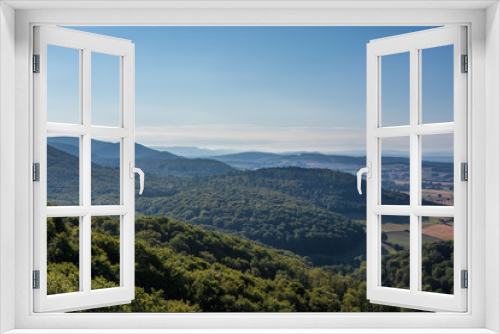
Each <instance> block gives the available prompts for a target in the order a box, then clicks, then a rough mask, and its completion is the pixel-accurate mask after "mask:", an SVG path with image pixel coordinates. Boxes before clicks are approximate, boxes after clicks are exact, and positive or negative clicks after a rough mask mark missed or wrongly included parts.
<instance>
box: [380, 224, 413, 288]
mask: <svg viewBox="0 0 500 334" xmlns="http://www.w3.org/2000/svg"><path fill="white" fill-rule="evenodd" d="M381 223H382V226H381V232H382V233H381V240H382V249H381V251H382V268H381V269H382V277H381V280H382V286H385V287H390V288H401V289H409V288H410V217H408V216H381Z"/></svg>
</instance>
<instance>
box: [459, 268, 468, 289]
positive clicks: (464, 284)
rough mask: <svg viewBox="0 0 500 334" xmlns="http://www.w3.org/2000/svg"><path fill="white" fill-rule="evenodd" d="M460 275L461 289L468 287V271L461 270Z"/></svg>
mask: <svg viewBox="0 0 500 334" xmlns="http://www.w3.org/2000/svg"><path fill="white" fill-rule="evenodd" d="M460 276H461V277H462V284H461V286H462V289H467V288H468V287H469V273H468V271H467V270H462V271H461V275H460Z"/></svg>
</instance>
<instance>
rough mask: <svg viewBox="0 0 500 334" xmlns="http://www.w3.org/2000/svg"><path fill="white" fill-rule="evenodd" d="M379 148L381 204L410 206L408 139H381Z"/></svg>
mask: <svg viewBox="0 0 500 334" xmlns="http://www.w3.org/2000/svg"><path fill="white" fill-rule="evenodd" d="M380 146H381V154H382V159H381V175H380V177H381V178H380V180H381V185H382V199H381V204H382V205H410V196H409V194H410V158H409V157H410V137H392V138H381V139H380ZM387 190H391V191H387Z"/></svg>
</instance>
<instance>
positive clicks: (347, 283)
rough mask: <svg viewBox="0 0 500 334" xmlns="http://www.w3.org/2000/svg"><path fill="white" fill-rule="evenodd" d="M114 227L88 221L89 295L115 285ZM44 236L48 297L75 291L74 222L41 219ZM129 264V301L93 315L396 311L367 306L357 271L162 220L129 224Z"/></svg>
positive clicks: (108, 221) (110, 221) (105, 220)
mask: <svg viewBox="0 0 500 334" xmlns="http://www.w3.org/2000/svg"><path fill="white" fill-rule="evenodd" d="M119 226H120V223H119V220H117V219H116V218H110V217H93V218H92V270H91V273H92V289H102V288H109V287H115V286H118V285H119V282H120V279H119V272H120V270H119V263H118V261H119V259H120V256H119V250H120V244H119V234H120V231H119ZM47 233H48V240H47V243H48V276H47V280H48V293H49V294H55V293H63V292H70V291H78V269H77V264H78V247H79V241H78V220H77V219H75V218H48V222H47ZM61 250H64V252H61ZM135 261H136V269H135V277H136V279H135V282H136V297H135V300H133V301H132V303H131V304H128V305H123V306H115V307H109V308H102V309H97V310H91V311H92V312H96V311H101V312H109V311H125V312H126V311H128V312H200V311H203V312H349V311H367V312H371V311H395V310H397V309H395V308H392V307H386V306H380V305H375V304H370V303H369V301H368V300H366V298H365V296H366V283H365V282H364V280H365V278H364V276H365V274H364V267H363V268H362V269H360V270H359V271H358V272H357V273H356V274H355V275H352V276H350V277H344V276H341V275H338V274H336V273H335V272H332V271H326V270H323V269H319V268H312V266H311V264H310V263H307V262H305V261H304V260H302V259H301V258H300V257H297V256H295V255H293V254H291V253H281V252H279V251H276V250H273V249H271V248H268V247H263V246H259V245H256V244H254V243H252V242H249V241H247V240H244V239H240V238H238V237H234V236H229V235H224V234H222V233H216V232H207V231H203V230H202V229H200V228H196V227H193V226H191V225H187V224H184V223H181V222H179V221H175V220H171V219H168V218H166V217H161V218H160V217H159V218H151V217H141V218H138V219H137V220H136V251H135Z"/></svg>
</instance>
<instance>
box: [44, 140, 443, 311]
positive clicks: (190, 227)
mask: <svg viewBox="0 0 500 334" xmlns="http://www.w3.org/2000/svg"><path fill="white" fill-rule="evenodd" d="M61 145H62V144H61ZM66 151H67V150H66ZM140 154H141V155H142V157H143V163H144V162H147V161H148V160H147V159H149V158H151V155H152V154H155V153H154V152H150V151H148V150H147V149H144V150H142V151H141V152H140ZM47 155H48V167H47V178H48V179H47V185H48V191H47V196H48V201H49V203H52V204H51V205H78V203H79V198H78V196H79V195H78V194H79V184H80V181H79V158H78V156H75V155H72V154H69V153H67V152H65V151H62V150H59V149H57V148H54V147H52V146H50V145H49V146H48V150H47ZM99 159H101V161H100V162H101V163H103V164H105V158H104V157H101V158H99ZM99 159H96V160H99ZM109 159H115V158H113V157H112V156H110V157H109ZM162 159H163V160H171V161H177V160H178V161H181V160H188V159H183V158H182V157H180V158H179V157H177V158H176V156H173V155H172V156H169V155H165V154H162V155H161V159H159V160H156V163H157V164H160V163H163V162H161V161H163V160H162ZM153 160H154V159H153ZM160 160H161V161H160ZM190 161H192V163H194V164H196V163H199V162H201V163H202V164H201V165H200V166H202V167H199V168H204V167H203V166H204V162H203V161H202V160H198V161H197V160H196V159H191V160H190ZM151 166H156V165H154V164H151ZM158 166H159V165H158ZM184 166H186V165H184ZM139 167H143V166H139ZM155 168H156V167H155ZM183 168H184V167H183ZM197 168H198V167H197ZM207 170H208V169H207ZM190 173H191V172H190V171H187V172H186V173H185V175H183V176H182V177H180V176H174V175H160V174H147V175H146V180H147V187H146V188H145V191H144V194H143V195H142V196H138V197H136V211H137V212H136V217H137V219H136V245H135V247H136V252H135V254H136V270H135V274H136V298H135V300H134V301H133V302H132V303H131V304H128V305H122V306H115V307H109V308H102V309H97V310H93V311H99V312H110V311H111V312H118V311H125V312H226V311H227V312H292V311H297V312H350V311H364V312H372V311H374V312H375V311H409V310H404V309H398V308H393V307H387V306H381V305H376V304H371V303H370V302H369V301H368V300H366V282H365V281H366V263H365V262H364V258H365V256H364V254H366V248H365V247H366V242H365V240H366V235H365V229H364V215H365V212H366V207H365V203H364V201H360V200H359V195H358V193H357V191H356V190H355V188H354V187H353V185H354V184H355V182H356V181H355V177H354V176H353V175H351V174H349V173H344V172H340V171H332V170H329V169H315V168H298V167H279V168H266V169H258V170H247V171H235V170H233V169H231V168H230V169H229V170H228V171H227V172H226V173H219V172H218V171H215V172H214V171H209V172H207V174H209V175H205V174H203V175H196V173H195V176H186V175H189V174H190ZM91 174H92V204H93V205H107V204H118V203H119V196H120V188H119V187H120V170H119V168H115V167H112V166H109V165H108V166H104V165H101V164H97V163H92V165H91ZM164 174H165V173H164ZM167 174H168V173H167ZM365 186H366V184H365V183H364V182H363V187H365ZM382 197H383V201H384V203H386V204H402V203H406V202H407V201H408V196H407V195H406V194H403V193H398V192H394V191H390V190H386V189H383V191H382ZM167 217H168V218H167ZM396 218H397V217H392V218H391V221H390V222H387V224H386V225H384V226H388V227H387V233H385V235H384V234H383V235H382V239H383V242H384V244H383V245H384V246H383V247H385V248H384V256H383V261H382V264H381V265H382V285H383V286H391V287H399V288H407V287H408V284H409V251H408V248H407V246H405V245H404V244H401V243H400V241H398V240H399V239H398V237H399V238H401V236H404V235H405V233H407V232H406V230H405V229H406V227H405V224H406V223H405V222H404V221H398V220H397V219H396ZM403 220H404V219H403ZM78 223H79V222H78V218H48V220H47V224H48V225H47V230H48V240H47V241H48V292H49V294H56V293H64V292H71V291H78V289H79V282H78V280H79V275H78V265H79V264H78V261H79V249H78V247H79V246H78V245H79V242H78V238H79V236H78V234H79V226H78ZM429 223H432V224H434V223H433V222H429ZM445 223H447V222H443V223H442V225H443V224H445ZM119 226H120V225H119V220H118V218H116V217H92V288H93V289H101V288H108V287H115V286H118V284H119V272H120V268H119V259H120V256H119V249H120V247H119V235H120V234H119V233H120V231H119ZM450 226H451V225H450ZM448 227H449V226H448ZM384 236H385V239H384ZM426 240H431V241H432V242H427V241H426V243H424V246H423V250H422V254H423V264H422V270H423V273H422V275H423V284H422V285H423V290H424V291H432V292H442V293H453V266H452V263H453V241H440V240H439V239H436V238H430V237H429V238H427V239H426Z"/></svg>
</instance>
